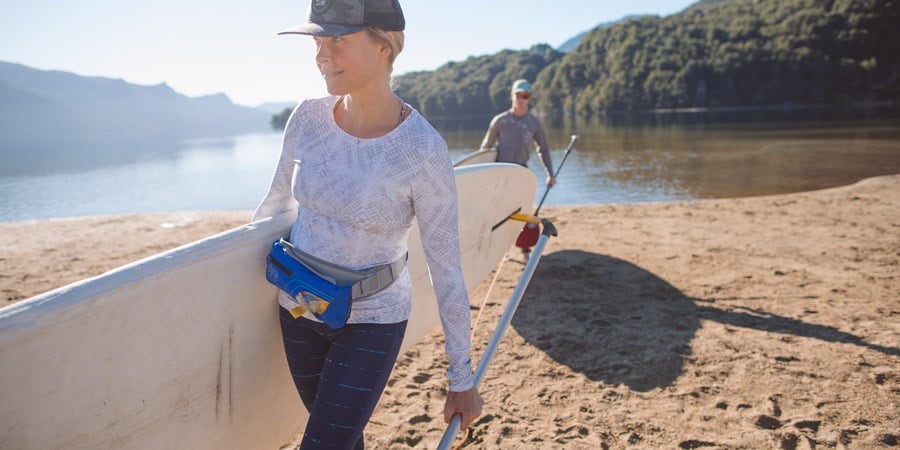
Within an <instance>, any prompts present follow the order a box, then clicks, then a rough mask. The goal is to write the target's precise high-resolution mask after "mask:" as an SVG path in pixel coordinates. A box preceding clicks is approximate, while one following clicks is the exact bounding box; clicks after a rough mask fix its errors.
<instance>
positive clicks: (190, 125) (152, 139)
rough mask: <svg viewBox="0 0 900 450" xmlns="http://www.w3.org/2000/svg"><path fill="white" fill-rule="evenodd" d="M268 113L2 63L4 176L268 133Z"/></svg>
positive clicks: (219, 99)
mask: <svg viewBox="0 0 900 450" xmlns="http://www.w3.org/2000/svg"><path fill="white" fill-rule="evenodd" d="M270 119H271V115H270V114H269V113H267V112H265V111H263V110H260V109H256V108H250V107H246V106H240V105H236V104H234V103H232V102H231V100H229V98H228V97H227V96H225V95H224V94H215V95H208V96H202V97H193V98H191V97H186V96H184V95H182V94H179V93H177V92H175V91H174V90H172V88H171V87H169V86H168V85H166V84H158V85H155V86H139V85H134V84H130V83H126V82H125V81H123V80H120V79H111V78H103V77H84V76H79V75H75V74H72V73H68V72H60V71H44V70H37V69H33V68H30V67H26V66H23V65H21V64H14V63H8V62H0V155H2V157H3V165H2V167H0V169H2V170H0V172H3V173H9V172H10V171H14V170H16V169H17V168H20V166H21V165H22V164H25V163H29V164H30V163H33V162H34V161H35V160H36V158H35V157H34V156H35V155H34V153H35V152H41V155H40V156H41V158H42V159H43V160H44V161H45V162H44V163H49V161H53V160H56V159H59V158H61V159H62V160H65V161H68V162H71V161H78V160H82V159H98V158H111V159H119V158H121V157H124V156H126V154H131V155H132V156H139V155H135V153H138V152H144V151H149V152H154V153H164V152H167V151H173V150H170V149H174V148H177V146H176V145H173V143H177V142H179V141H181V140H184V139H187V138H197V137H212V136H227V135H235V134H243V133H249V132H266V131H270V130H271V127H270V125H269V120H270Z"/></svg>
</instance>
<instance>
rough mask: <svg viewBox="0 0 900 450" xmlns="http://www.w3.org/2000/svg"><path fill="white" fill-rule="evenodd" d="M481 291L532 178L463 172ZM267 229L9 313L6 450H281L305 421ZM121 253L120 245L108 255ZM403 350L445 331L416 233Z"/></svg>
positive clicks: (478, 169)
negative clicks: (268, 261)
mask: <svg viewBox="0 0 900 450" xmlns="http://www.w3.org/2000/svg"><path fill="white" fill-rule="evenodd" d="M455 173H456V181H457V187H458V190H459V209H460V237H461V247H462V262H463V271H464V273H465V280H466V285H467V287H468V288H469V290H470V292H471V291H472V290H473V289H474V288H475V287H476V286H477V285H478V284H479V283H480V282H482V281H483V280H484V279H485V278H486V277H487V276H488V275H489V274H490V272H491V271H492V270H493V269H494V268H495V267H496V265H497V264H498V263H499V261H500V260H501V258H502V257H503V255H504V254H505V252H506V251H507V250H508V249H509V248H510V246H511V245H512V243H513V241H514V240H515V238H516V235H517V234H518V233H519V229H520V228H521V223H519V222H514V221H507V222H505V223H503V224H502V225H501V226H500V227H499V228H497V229H496V230H493V231H492V228H494V226H495V225H496V224H498V223H500V222H502V221H503V219H504V218H505V217H506V216H507V215H509V214H510V213H513V212H514V211H517V210H521V211H526V210H527V209H529V208H530V207H531V205H532V203H533V201H534V192H535V177H534V175H533V174H532V173H531V172H530V171H528V170H527V169H525V168H522V167H519V166H516V165H511V164H496V163H495V164H482V165H476V166H468V167H462V168H457V169H455ZM294 215H295V214H294V213H293V212H290V213H286V214H283V215H280V216H278V217H274V218H269V219H265V220H262V221H259V222H255V223H251V224H248V225H245V226H242V227H238V228H235V229H232V230H229V231H226V232H224V233H221V234H218V235H215V236H212V237H209V238H207V239H203V240H200V241H197V242H195V243H192V244H189V245H186V246H183V247H179V248H177V249H174V250H171V251H168V252H165V253H161V254H159V255H156V256H153V257H150V258H147V259H144V260H141V261H138V262H135V263H132V264H129V265H127V266H123V267H121V268H118V269H116V270H113V271H110V272H107V273H105V274H103V275H100V276H98V277H95V278H91V279H87V280H84V281H81V282H78V283H74V284H71V285H68V286H65V287H62V288H59V289H56V290H54V291H51V292H48V293H46V294H43V295H40V296H37V297H33V298H31V299H29V300H26V301H23V302H20V303H17V304H15V305H11V306H8V307H5V308H3V309H0V399H2V401H0V448H10V449H13V448H16V449H18V448H22V449H25V448H40V449H57V448H91V449H94V448H103V449H108V448H115V449H160V448H232V449H276V448H279V447H280V446H281V445H282V444H284V443H286V442H288V441H289V440H290V439H291V438H292V437H293V436H294V434H295V433H296V432H297V431H298V430H300V429H301V427H302V426H303V425H304V424H305V421H306V412H305V411H304V410H303V408H302V406H301V402H300V400H299V397H298V396H297V393H296V392H295V390H294V386H293V383H292V381H291V378H290V373H289V371H288V368H287V365H286V363H285V361H284V355H283V348H282V344H281V336H280V330H279V326H278V314H277V308H278V306H277V304H276V302H275V295H276V290H275V288H274V287H273V286H271V285H269V284H268V283H267V282H266V280H265V275H264V267H265V265H264V261H265V256H266V254H267V252H268V250H269V247H270V245H271V243H272V241H273V240H275V239H277V238H278V237H281V236H284V235H286V234H287V233H288V231H289V230H290V225H291V222H292V221H293V219H294ZM108 244H109V245H115V242H114V241H111V242H109V243H108ZM409 247H410V258H409V265H410V276H411V277H412V281H413V289H414V305H413V311H412V316H411V317H410V321H409V327H408V329H407V335H406V339H405V340H404V344H403V347H404V349H406V348H408V347H409V346H410V345H412V344H413V343H414V342H416V341H418V340H420V339H421V338H422V337H423V336H424V335H425V334H427V333H429V332H431V331H433V330H435V328H436V327H437V326H438V325H439V320H438V314H437V307H436V302H435V299H434V291H433V289H432V288H431V284H430V281H429V278H428V271H427V268H426V265H425V258H424V255H423V251H422V245H421V241H420V240H419V233H418V230H414V231H413V232H412V233H411V237H410V241H409Z"/></svg>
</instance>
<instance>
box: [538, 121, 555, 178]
mask: <svg viewBox="0 0 900 450" xmlns="http://www.w3.org/2000/svg"><path fill="white" fill-rule="evenodd" d="M534 122H535V127H534V141H535V142H537V148H536V149H535V150H536V151H537V153H538V156H540V157H541V162H542V163H543V164H544V169H545V170H546V171H547V176H551V177H552V176H553V161H552V160H550V145H549V144H548V143H547V133H546V132H545V131H544V124H542V123H541V120H540V119H538V118H537V117H535V118H534Z"/></svg>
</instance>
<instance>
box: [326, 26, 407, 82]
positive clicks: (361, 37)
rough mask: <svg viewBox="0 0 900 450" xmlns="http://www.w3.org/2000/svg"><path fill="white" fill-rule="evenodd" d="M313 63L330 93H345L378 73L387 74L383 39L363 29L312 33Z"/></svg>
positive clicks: (379, 79) (373, 79) (379, 77)
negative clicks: (328, 34) (324, 34)
mask: <svg viewBox="0 0 900 450" xmlns="http://www.w3.org/2000/svg"><path fill="white" fill-rule="evenodd" d="M313 39H314V40H315V43H316V65H317V66H318V67H319V72H321V73H322V76H323V77H324V78H325V85H326V87H327V88H328V93H329V94H331V95H346V94H351V93H353V92H358V91H360V90H363V89H365V88H366V87H368V86H371V85H373V83H376V82H381V83H383V81H382V77H388V79H389V78H390V75H389V74H390V71H389V69H388V65H387V55H389V54H390V48H389V47H388V45H387V43H386V42H383V41H381V40H380V39H375V38H373V37H372V36H371V35H370V34H369V33H368V32H367V31H365V30H364V31H359V32H356V33H352V34H347V35H344V36H332V37H318V36H317V37H314V38H313Z"/></svg>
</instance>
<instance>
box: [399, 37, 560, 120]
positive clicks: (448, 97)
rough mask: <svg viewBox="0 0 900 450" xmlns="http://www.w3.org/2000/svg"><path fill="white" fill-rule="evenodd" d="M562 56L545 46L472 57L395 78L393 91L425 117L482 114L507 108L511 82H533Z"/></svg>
mask: <svg viewBox="0 0 900 450" xmlns="http://www.w3.org/2000/svg"><path fill="white" fill-rule="evenodd" d="M562 56H563V53H561V52H558V51H556V50H554V49H553V48H552V47H550V46H549V45H546V44H540V45H535V46H534V47H532V48H530V49H528V50H524V51H513V50H503V51H501V52H500V53H497V54H494V55H485V56H477V57H476V56H473V57H469V58H468V59H466V60H465V61H462V62H449V63H447V64H444V65H443V66H441V67H439V68H438V69H437V70H435V71H424V72H413V73H408V74H404V75H400V76H397V77H396V78H395V79H394V90H395V91H396V92H397V94H398V95H399V96H400V97H401V98H403V99H404V100H406V101H407V102H409V103H410V104H411V105H413V106H414V107H415V108H416V109H418V110H419V112H421V113H422V114H424V115H425V116H427V117H454V116H463V115H467V114H479V115H483V114H487V113H489V112H492V111H500V110H502V109H504V108H508V107H509V101H510V99H509V87H510V86H511V85H512V82H513V81H515V80H516V79H518V78H527V79H530V80H534V79H535V78H537V76H538V74H539V73H540V72H541V71H542V70H544V69H545V68H546V67H547V66H549V65H550V64H552V63H554V62H556V61H558V60H559V59H560V58H562Z"/></svg>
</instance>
